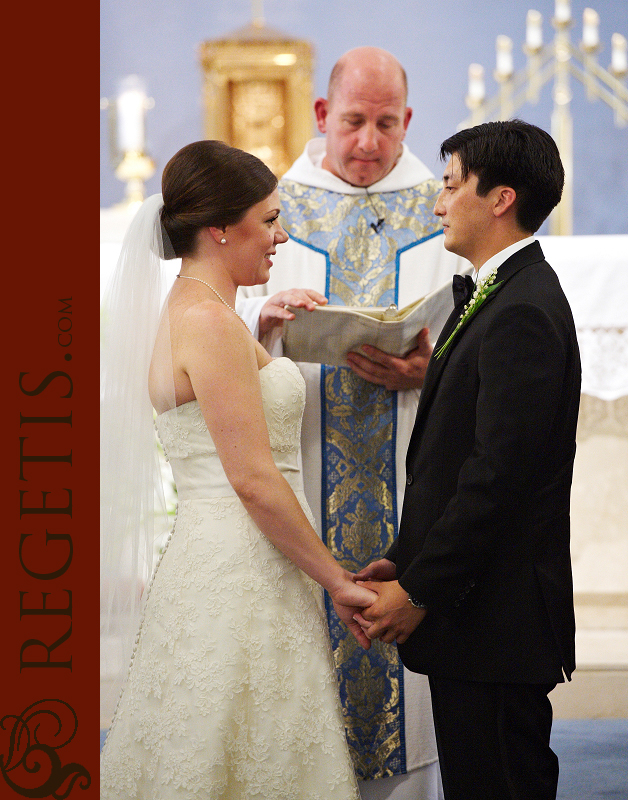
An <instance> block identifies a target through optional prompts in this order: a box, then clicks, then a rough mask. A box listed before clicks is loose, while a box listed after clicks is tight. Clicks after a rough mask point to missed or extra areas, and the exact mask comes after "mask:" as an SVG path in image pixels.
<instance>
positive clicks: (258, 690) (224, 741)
mask: <svg viewBox="0 0 628 800" xmlns="http://www.w3.org/2000/svg"><path fill="white" fill-rule="evenodd" d="M260 380H261V383H262V395H263V399H264V412H265V415H266V420H267V423H268V428H269V433H270V436H271V443H272V449H273V456H274V458H275V461H276V463H277V464H278V466H279V468H280V469H281V471H282V472H283V473H284V474H286V475H287V476H288V477H289V479H290V481H291V483H292V484H293V486H295V487H296V488H297V496H298V497H299V500H300V502H301V503H302V504H303V505H304V508H305V509H306V512H307V513H308V516H309V517H310V518H311V513H310V512H309V509H308V508H307V505H306V502H305V498H304V495H303V493H302V491H300V489H298V485H299V482H300V476H299V473H298V448H299V436H300V425H301V414H302V410H303V404H304V384H303V379H302V377H301V375H300V373H299V371H298V369H297V368H296V367H295V365H294V364H292V362H290V361H288V360H287V359H284V358H281V359H277V360H275V361H273V362H271V364H269V365H268V366H267V367H264V369H263V370H261V372H260ZM156 424H157V428H158V431H159V435H160V438H161V441H162V443H163V446H164V450H165V452H166V454H167V457H168V458H169V460H170V463H171V466H172V468H173V474H174V477H175V481H176V483H177V488H178V492H179V503H178V510H177V519H176V523H175V527H174V530H173V532H172V534H171V537H170V539H169V542H168V544H167V546H166V548H165V551H164V553H163V555H162V557H161V559H160V562H159V564H158V566H157V569H156V571H155V573H154V576H153V578H152V580H151V583H150V585H149V588H148V592H147V594H148V597H147V600H146V604H145V607H144V612H143V616H142V622H141V633H140V635H139V636H138V641H137V644H136V647H135V650H134V654H133V659H132V664H131V668H130V671H129V678H128V682H127V686H126V689H125V691H124V693H123V695H122V698H121V700H120V703H119V705H118V709H117V711H116V714H115V717H114V721H113V724H112V727H111V730H110V733H109V736H108V739H107V742H106V744H105V747H104V750H103V759H102V768H101V798H103V800H107V798H125V800H129V799H130V798H146V800H148V798H150V800H162V799H163V800H165V799H166V798H172V800H174V798H176V800H192V798H196V799H197V800H198V798H203V800H214V799H215V798H216V799H217V798H229V800H249V798H258V799H259V798H263V799H264V800H298V798H302V800H306V798H307V800H336V799H338V800H349V799H351V800H358V798H359V794H358V791H357V785H356V782H355V778H354V774H353V768H352V765H351V762H350V758H349V754H348V750H347V746H346V741H345V733H344V727H343V723H342V712H341V709H340V703H339V699H338V689H337V682H336V676H335V670H334V666H333V660H332V655H331V649H330V646H329V641H328V633H327V626H326V622H325V619H324V616H323V614H322V611H321V596H320V589H319V588H318V587H317V585H316V584H313V582H312V581H310V580H309V579H308V578H307V577H306V576H305V575H304V574H303V573H302V572H301V571H300V570H299V569H298V568H297V567H296V566H295V565H294V564H292V562H291V561H289V560H288V559H287V558H286V557H285V556H283V554H282V553H281V552H280V551H279V550H277V549H276V548H275V547H274V546H273V545H272V544H271V543H270V542H269V540H268V539H266V537H265V536H263V534H262V533H261V532H260V531H259V529H258V528H257V527H256V526H255V524H254V523H253V521H252V520H251V518H250V517H249V516H248V514H247V513H246V511H245V509H244V507H243V506H242V504H241V502H240V501H239V499H238V498H237V496H236V495H235V494H234V492H233V490H232V489H231V487H230V486H229V485H228V483H227V481H226V478H225V476H224V472H223V470H222V467H221V465H220V461H219V459H218V457H217V455H216V452H215V448H214V446H213V443H212V441H211V439H210V436H209V433H208V431H207V429H206V427H205V425H204V422H203V418H202V415H200V410H199V408H198V404H197V403H196V402H195V401H193V402H192V403H186V404H185V405H184V406H182V407H180V408H179V409H174V410H173V411H171V412H166V413H165V414H162V415H160V416H159V417H158V418H157V421H156Z"/></svg>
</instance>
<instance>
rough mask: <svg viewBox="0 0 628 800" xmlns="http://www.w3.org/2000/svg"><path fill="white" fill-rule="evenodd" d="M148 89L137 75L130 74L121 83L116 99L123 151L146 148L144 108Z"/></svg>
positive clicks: (120, 143)
mask: <svg viewBox="0 0 628 800" xmlns="http://www.w3.org/2000/svg"><path fill="white" fill-rule="evenodd" d="M145 104H146V91H145V90H144V83H143V81H142V80H141V78H139V77H138V76H137V75H129V76H128V77H126V78H125V79H124V80H123V81H121V83H120V93H119V94H118V97H117V99H116V111H117V123H118V147H119V148H120V151H121V152H123V153H126V152H128V151H129V150H134V151H136V152H138V153H141V152H143V150H144V110H145V107H146V106H145Z"/></svg>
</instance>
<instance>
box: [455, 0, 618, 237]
mask: <svg viewBox="0 0 628 800" xmlns="http://www.w3.org/2000/svg"><path fill="white" fill-rule="evenodd" d="M555 2H556V5H555V9H554V17H553V19H552V25H553V27H554V29H555V36H554V41H553V42H551V43H550V44H547V45H544V44H543V30H542V17H541V14H540V13H539V12H538V11H528V14H527V19H526V40H525V44H524V45H523V51H524V53H525V54H526V55H527V64H526V66H525V68H523V69H521V70H519V71H518V72H515V70H514V66H513V58H512V46H513V43H512V40H511V39H509V38H508V37H507V36H498V37H497V42H496V49H497V58H496V67H495V72H494V73H493V74H494V77H495V80H496V81H497V83H498V84H499V91H498V93H497V94H496V95H495V97H493V98H490V99H487V98H486V96H485V88H484V68H483V67H482V66H481V65H480V64H471V65H470V67H469V88H468V93H467V97H466V104H467V107H468V108H469V109H470V111H471V115H470V116H469V117H468V118H467V119H466V120H464V121H463V122H462V123H460V125H459V126H458V129H459V130H462V129H463V128H469V127H471V126H473V125H479V124H480V123H482V122H485V121H486V120H494V119H502V120H503V119H509V118H511V117H512V116H513V115H514V113H515V112H516V111H517V110H518V109H519V108H520V107H521V106H523V105H524V104H525V103H536V102H537V101H538V99H539V95H540V91H541V89H542V88H543V86H544V85H545V84H547V83H548V82H549V81H550V80H551V79H552V78H553V79H554V91H553V100H554V107H553V111H552V117H551V133H552V136H553V138H554V140H555V141H556V144H557V146H558V150H559V152H560V156H561V159H562V162H563V167H564V169H565V187H564V190H563V198H562V200H561V202H560V203H559V205H558V206H557V207H556V209H554V212H553V213H552V215H551V217H550V233H552V234H557V235H567V234H571V233H572V227H573V225H572V216H573V120H572V117H571V112H570V108H569V104H570V102H571V88H570V77H574V78H576V79H577V80H578V81H580V83H582V84H583V86H584V87H585V90H586V96H587V99H589V100H595V99H597V98H599V99H601V100H603V101H604V102H605V103H606V104H607V105H608V106H610V107H611V108H612V109H613V112H614V120H615V125H617V126H618V127H622V126H624V125H626V123H627V122H628V89H627V88H626V84H625V79H626V75H627V74H628V56H627V52H628V47H627V43H626V38H625V37H624V36H622V35H621V34H619V33H614V34H613V36H612V38H611V45H612V54H611V63H610V65H609V67H608V69H604V68H603V67H601V66H600V65H599V64H598V61H597V54H598V53H599V51H600V40H599V32H598V26H599V16H598V14H597V13H596V12H595V11H594V10H593V9H592V8H585V10H584V13H583V29H582V41H581V43H580V46H579V47H576V46H575V45H573V44H572V42H571V41H570V36H569V29H570V28H571V25H572V20H571V8H570V5H569V0H555Z"/></svg>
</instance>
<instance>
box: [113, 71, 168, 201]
mask: <svg viewBox="0 0 628 800" xmlns="http://www.w3.org/2000/svg"><path fill="white" fill-rule="evenodd" d="M154 105H155V102H154V100H153V98H152V97H147V95H146V89H145V86H144V82H143V81H142V79H141V78H139V77H138V76H137V75H128V76H127V77H126V78H124V80H122V81H121V83H120V88H119V92H118V96H117V97H116V99H115V101H111V100H108V99H107V98H101V101H100V108H101V109H107V110H109V112H110V114H109V120H110V129H109V130H110V150H111V158H112V161H113V163H114V165H115V174H116V177H117V178H118V179H119V180H121V181H123V182H124V183H125V184H126V187H125V196H124V201H123V202H122V205H124V206H130V205H134V204H139V203H141V202H142V201H143V200H144V182H145V181H147V180H148V179H149V178H150V177H151V176H152V175H153V173H154V172H155V164H154V162H153V160H152V159H151V158H150V157H149V156H148V155H147V154H146V153H145V123H146V112H147V111H148V110H150V109H151V108H153V107H154Z"/></svg>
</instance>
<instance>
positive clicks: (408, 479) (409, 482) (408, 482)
mask: <svg viewBox="0 0 628 800" xmlns="http://www.w3.org/2000/svg"><path fill="white" fill-rule="evenodd" d="M413 481H414V477H413V476H412V475H411V473H409V472H408V474H407V475H406V483H407V485H408V486H412V483H413Z"/></svg>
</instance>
